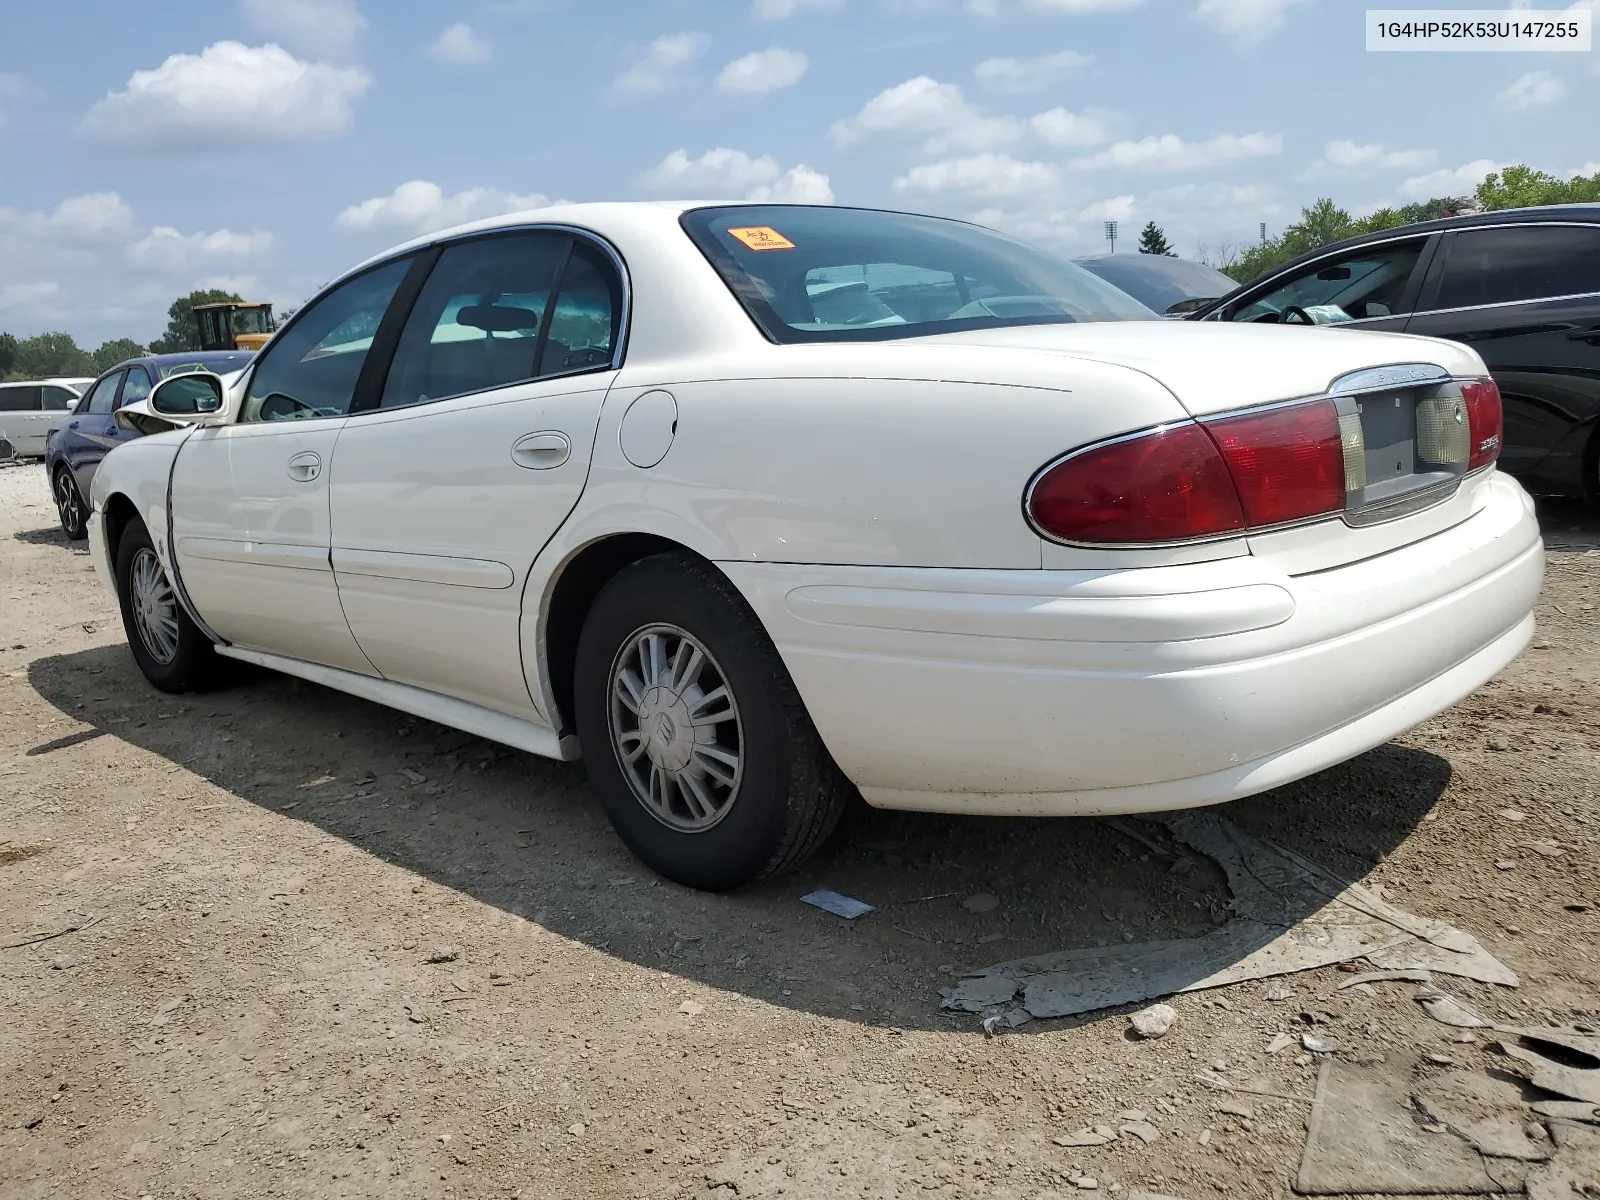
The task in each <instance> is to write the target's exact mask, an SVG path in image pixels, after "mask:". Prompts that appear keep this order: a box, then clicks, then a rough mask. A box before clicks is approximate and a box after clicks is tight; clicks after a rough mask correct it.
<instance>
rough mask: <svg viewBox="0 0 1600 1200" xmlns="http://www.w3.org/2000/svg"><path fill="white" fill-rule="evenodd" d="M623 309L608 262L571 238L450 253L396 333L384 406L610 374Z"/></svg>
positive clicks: (533, 237) (462, 246)
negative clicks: (577, 374) (601, 370)
mask: <svg viewBox="0 0 1600 1200" xmlns="http://www.w3.org/2000/svg"><path fill="white" fill-rule="evenodd" d="M552 294H554V295H555V297H556V300H555V303H554V304H553V305H552V304H551V300H550V297H551V295H552ZM620 302H621V294H620V285H619V284H618V282H617V280H616V272H615V271H614V270H613V269H612V268H611V266H610V263H609V262H608V261H606V259H605V256H604V255H603V254H601V253H600V252H599V251H598V250H596V249H594V248H593V247H591V246H589V245H588V244H587V243H586V242H584V241H582V240H580V239H574V238H573V237H572V236H571V235H570V234H566V233H555V232H550V233H537V232H536V233H518V234H511V235H509V236H502V237H492V238H481V239H477V240H475V241H470V242H461V243H458V244H456V245H453V246H449V247H447V248H446V249H445V251H444V253H442V254H441V255H440V256H439V261H438V262H437V263H436V264H435V265H434V268H433V273H432V274H431V275H429V276H428V281H427V283H426V284H424V285H423V288H422V291H421V292H420V293H419V294H418V296H417V302H416V304H415V305H414V306H413V307H412V310H411V316H410V317H409V318H408V319H407V321H406V327H405V331H404V332H403V333H402V334H401V335H400V344H399V347H398V348H397V349H396V351H395V356H394V361H393V363H392V364H391V365H390V368H389V377H388V379H387V380H386V381H385V383H384V388H383V400H382V402H381V407H383V408H404V407H406V406H407V405H412V404H423V403H426V402H427V401H430V400H439V399H443V398H444V397H446V396H461V395H465V394H468V393H471V392H483V391H488V390H490V389H492V388H499V387H506V386H508V385H510V384H514V383H521V382H523V381H524V380H528V379H535V378H539V377H542V376H546V375H560V374H566V373H569V372H573V371H581V370H593V369H594V368H596V367H607V366H610V365H611V350H612V340H613V336H614V330H615V328H616V323H617V320H618V309H619V307H620Z"/></svg>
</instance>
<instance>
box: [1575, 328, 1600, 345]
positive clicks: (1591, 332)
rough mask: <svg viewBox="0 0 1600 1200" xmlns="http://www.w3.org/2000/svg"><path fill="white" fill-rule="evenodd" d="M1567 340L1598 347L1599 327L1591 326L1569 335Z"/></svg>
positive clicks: (1599, 341)
mask: <svg viewBox="0 0 1600 1200" xmlns="http://www.w3.org/2000/svg"><path fill="white" fill-rule="evenodd" d="M1567 338H1568V339H1569V340H1570V341H1574V342H1588V343H1589V344H1590V345H1591V346H1600V325H1591V326H1589V328H1587V329H1580V330H1578V331H1577V332H1576V333H1569V334H1567Z"/></svg>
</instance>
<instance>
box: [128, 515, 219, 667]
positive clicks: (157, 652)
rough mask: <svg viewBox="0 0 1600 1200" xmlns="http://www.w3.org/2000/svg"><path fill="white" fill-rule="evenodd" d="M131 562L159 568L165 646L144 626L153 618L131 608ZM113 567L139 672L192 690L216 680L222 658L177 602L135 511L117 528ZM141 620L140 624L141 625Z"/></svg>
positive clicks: (133, 598) (133, 603)
mask: <svg viewBox="0 0 1600 1200" xmlns="http://www.w3.org/2000/svg"><path fill="white" fill-rule="evenodd" d="M152 563H153V568H152V565H151V564H152ZM136 568H138V569H139V570H141V571H147V570H151V569H153V570H155V571H157V572H159V579H160V582H163V583H165V586H166V590H167V593H168V594H169V595H170V596H171V607H170V610H166V615H167V616H168V617H169V618H170V623H165V624H164V627H165V628H166V629H167V630H168V632H169V633H170V634H171V638H172V641H171V644H170V646H165V645H163V644H161V643H162V639H161V637H160V635H157V634H154V633H151V632H147V630H148V629H149V622H150V620H151V619H152V618H151V617H150V616H145V617H144V618H142V619H141V616H140V614H139V612H138V610H137V608H136V605H137V604H138V600H137V598H136V596H135V584H134V578H133V577H134V573H135V569H136ZM115 570H116V579H117V599H118V601H120V603H121V607H122V628H123V629H124V631H125V632H126V633H127V635H128V648H129V649H130V650H132V651H133V660H134V662H136V663H138V664H139V670H141V671H143V672H144V677H145V678H146V679H148V680H149V681H150V682H151V683H153V684H154V685H155V686H156V687H158V688H160V689H161V690H162V691H163V692H197V691H203V690H205V689H207V688H210V687H213V686H215V685H216V683H217V682H218V680H219V678H220V676H221V671H220V670H219V665H220V663H221V661H222V660H221V659H219V658H218V657H217V656H216V654H215V653H214V652H213V651H212V648H211V639H209V638H208V637H206V635H205V634H203V633H201V632H200V627H199V626H198V625H196V624H195V623H194V621H193V620H191V619H190V617H189V614H188V613H186V612H185V611H184V609H183V605H182V604H181V603H179V602H178V599H177V595H176V593H175V592H173V591H172V581H171V580H170V579H169V578H168V577H167V574H166V570H165V569H164V568H163V567H162V566H161V561H160V559H159V558H158V557H156V553H155V547H154V546H153V545H152V544H151V542H150V532H149V530H147V529H146V528H145V527H144V522H143V521H141V520H139V519H138V518H137V517H135V518H134V519H133V520H132V521H130V522H129V523H128V526H127V528H126V529H124V530H123V532H122V540H121V542H119V543H118V545H117V561H116V567H115ZM141 625H144V626H145V627H144V628H141Z"/></svg>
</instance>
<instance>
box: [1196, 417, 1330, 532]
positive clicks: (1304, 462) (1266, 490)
mask: <svg viewBox="0 0 1600 1200" xmlns="http://www.w3.org/2000/svg"><path fill="white" fill-rule="evenodd" d="M1201 424H1202V425H1204V426H1205V427H1206V430H1207V431H1208V432H1209V433H1210V434H1211V436H1212V437H1214V438H1215V439H1216V440H1217V446H1218V447H1219V448H1220V449H1221V450H1222V457H1223V459H1224V460H1226V462H1227V464H1228V470H1229V471H1230V472H1232V474H1233V482H1234V486H1235V487H1237V488H1238V489H1239V502H1240V504H1241V505H1243V507H1244V520H1245V524H1246V525H1250V526H1258V525H1281V524H1283V522H1285V521H1299V520H1303V519H1304V518H1306V517H1315V516H1320V515H1322V514H1323V513H1331V512H1338V511H1339V510H1340V509H1341V508H1343V507H1344V447H1343V444H1342V443H1341V441H1340V440H1339V414H1338V411H1337V410H1336V409H1335V408H1334V407H1333V402H1332V401H1331V400H1316V401H1311V402H1309V403H1306V404H1290V405H1284V406H1283V407H1280V408H1269V409H1266V410H1265V411H1262V412H1258V413H1250V412H1246V413H1240V414H1239V415H1238V416H1236V417H1223V418H1222V419H1220V420H1215V421H1202V422H1201Z"/></svg>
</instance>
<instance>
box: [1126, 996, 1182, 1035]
mask: <svg viewBox="0 0 1600 1200" xmlns="http://www.w3.org/2000/svg"><path fill="white" fill-rule="evenodd" d="M1177 1019H1178V1012H1177V1010H1176V1009H1175V1008H1173V1007H1172V1005H1170V1004H1152V1005H1151V1006H1150V1007H1149V1008H1141V1009H1140V1010H1139V1011H1138V1012H1136V1013H1134V1014H1132V1015H1131V1016H1130V1017H1129V1018H1128V1024H1130V1025H1131V1026H1132V1027H1133V1031H1134V1032H1135V1033H1137V1034H1138V1035H1139V1036H1140V1037H1142V1038H1146V1039H1149V1040H1153V1039H1155V1038H1160V1037H1166V1035H1167V1030H1169V1029H1171V1028H1172V1024H1173V1022H1174V1021H1176V1020H1177Z"/></svg>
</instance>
